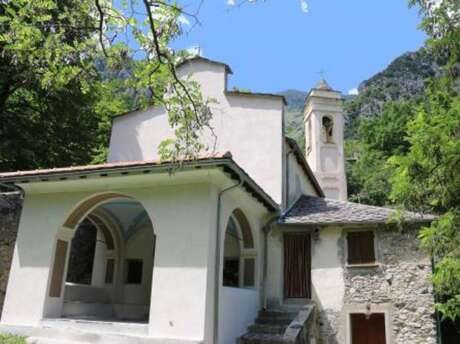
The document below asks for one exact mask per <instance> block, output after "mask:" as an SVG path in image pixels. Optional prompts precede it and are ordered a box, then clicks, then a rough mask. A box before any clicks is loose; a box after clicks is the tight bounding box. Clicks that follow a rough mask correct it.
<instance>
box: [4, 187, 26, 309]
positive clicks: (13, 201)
mask: <svg viewBox="0 0 460 344" xmlns="http://www.w3.org/2000/svg"><path fill="white" fill-rule="evenodd" d="M21 210H22V199H21V196H20V195H19V194H16V193H15V194H0V313H1V311H2V309H3V302H4V300H5V293H6V286H7V283H8V277H9V272H10V268H11V261H12V259H13V252H14V244H15V242H16V235H17V232H18V225H19V218H20V216H21Z"/></svg>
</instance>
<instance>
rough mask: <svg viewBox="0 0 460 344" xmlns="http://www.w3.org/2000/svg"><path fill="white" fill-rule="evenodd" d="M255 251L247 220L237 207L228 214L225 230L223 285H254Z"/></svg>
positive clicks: (235, 286) (248, 286) (236, 286)
mask: <svg viewBox="0 0 460 344" xmlns="http://www.w3.org/2000/svg"><path fill="white" fill-rule="evenodd" d="M255 268H256V251H255V249H254V239H253V236H252V232H251V228H250V226H249V222H248V220H247V219H246V216H244V214H243V212H242V211H241V210H239V209H237V210H235V211H234V212H233V214H232V216H230V218H229V220H228V223H227V228H226V230H225V240H224V265H223V285H224V286H226V287H234V288H238V287H243V288H252V287H254V286H255Z"/></svg>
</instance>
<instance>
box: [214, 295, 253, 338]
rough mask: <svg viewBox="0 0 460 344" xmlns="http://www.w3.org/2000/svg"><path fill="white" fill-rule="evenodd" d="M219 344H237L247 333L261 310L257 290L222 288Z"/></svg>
mask: <svg viewBox="0 0 460 344" xmlns="http://www.w3.org/2000/svg"><path fill="white" fill-rule="evenodd" d="M220 310H221V317H220V319H219V320H220V325H219V326H220V328H221V332H220V336H219V338H220V340H219V344H235V343H236V342H237V341H236V340H237V338H238V337H240V336H241V335H243V334H244V333H246V332H247V329H248V325H250V324H252V323H254V320H255V318H256V317H257V313H258V311H259V310H260V295H259V292H258V291H257V290H251V289H242V288H228V287H224V288H222V301H221V305H220Z"/></svg>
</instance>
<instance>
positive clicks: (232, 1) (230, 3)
mask: <svg viewBox="0 0 460 344" xmlns="http://www.w3.org/2000/svg"><path fill="white" fill-rule="evenodd" d="M227 5H229V6H235V0H227Z"/></svg>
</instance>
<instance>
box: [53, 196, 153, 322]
mask: <svg viewBox="0 0 460 344" xmlns="http://www.w3.org/2000/svg"><path fill="white" fill-rule="evenodd" d="M140 218H142V220H139V219H140ZM154 252H155V234H154V229H153V224H152V222H151V221H150V218H149V216H148V214H147V212H146V210H145V209H144V207H143V206H142V205H141V203H140V202H138V201H137V200H135V199H133V198H132V197H127V196H124V195H120V194H117V193H105V194H98V195H94V196H92V197H90V198H87V199H85V200H84V201H82V202H80V203H79V204H78V205H77V206H76V207H75V208H74V209H73V210H72V212H71V213H70V215H68V217H67V218H66V220H65V222H64V224H63V226H62V227H61V228H60V229H59V230H58V233H57V238H56V244H55V253H54V257H53V258H54V259H53V265H52V271H51V274H50V281H49V291H48V302H47V304H48V305H51V307H48V308H47V310H45V317H70V318H84V319H104V320H105V319H114V320H130V321H142V322H146V321H148V316H149V309H150V295H151V286H152V274H153V260H154V254H155V253H154Z"/></svg>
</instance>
